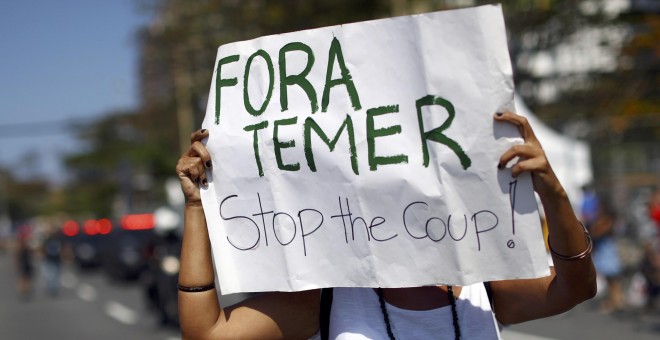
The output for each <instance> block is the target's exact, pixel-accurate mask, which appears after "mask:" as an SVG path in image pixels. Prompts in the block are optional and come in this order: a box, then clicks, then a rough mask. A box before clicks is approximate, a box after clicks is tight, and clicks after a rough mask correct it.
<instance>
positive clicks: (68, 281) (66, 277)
mask: <svg viewBox="0 0 660 340" xmlns="http://www.w3.org/2000/svg"><path fill="white" fill-rule="evenodd" d="M60 284H61V285H62V287H64V288H67V289H73V288H75V287H76V285H77V284H78V277H77V276H76V275H74V274H73V273H70V272H63V273H62V276H60Z"/></svg>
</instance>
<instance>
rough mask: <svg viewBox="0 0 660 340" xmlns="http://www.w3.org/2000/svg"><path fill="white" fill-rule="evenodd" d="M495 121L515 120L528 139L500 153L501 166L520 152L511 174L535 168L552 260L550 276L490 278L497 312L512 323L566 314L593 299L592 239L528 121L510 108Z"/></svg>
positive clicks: (537, 188) (533, 170) (498, 315)
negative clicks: (525, 278)
mask: <svg viewBox="0 0 660 340" xmlns="http://www.w3.org/2000/svg"><path fill="white" fill-rule="evenodd" d="M495 121H496V122H507V123H512V124H515V125H516V126H518V128H519V129H520V132H521V134H522V136H523V138H524V140H525V141H524V143H523V144H521V145H516V146H513V147H512V148H511V149H509V150H507V151H506V152H505V153H504V154H503V155H502V157H501V158H500V162H499V164H498V168H503V167H504V166H505V165H506V164H507V163H509V161H511V160H512V159H514V158H516V157H518V158H519V160H518V162H517V163H516V164H515V165H513V167H512V168H511V171H512V175H513V176H514V177H515V176H518V175H520V174H521V173H523V172H531V174H532V182H533V185H534V190H535V191H536V192H537V193H538V195H539V197H540V198H541V204H542V205H543V209H544V211H545V216H546V219H547V223H548V234H549V245H550V249H551V250H552V260H553V262H554V268H551V269H552V274H551V275H550V276H549V277H545V278H539V279H531V280H507V281H497V282H493V283H492V288H493V299H494V300H493V302H494V308H495V315H496V316H497V319H498V320H499V321H500V322H502V323H504V324H512V323H518V322H524V321H529V320H533V319H538V318H542V317H547V316H551V315H555V314H559V313H563V312H565V311H567V310H569V309H571V308H573V307H574V306H575V305H577V304H579V303H581V302H583V301H585V300H588V299H590V298H592V297H593V296H594V295H595V293H596V273H595V269H594V266H593V262H592V261H591V256H590V249H591V240H590V238H589V237H588V235H587V234H586V230H585V229H584V227H583V226H582V224H581V223H580V222H579V221H578V219H577V217H576V216H575V213H574V212H573V208H572V206H571V203H570V202H569V200H568V196H567V195H566V192H565V191H564V188H563V187H562V186H561V184H560V183H559V180H558V179H557V176H556V175H555V173H554V172H553V170H552V167H551V166H550V164H549V163H548V159H547V158H546V156H545V153H544V151H543V148H542V147H541V144H540V143H539V141H538V140H537V138H536V136H535V135H534V131H533V130H532V128H531V126H530V125H529V122H528V121H527V119H526V118H525V117H522V116H519V115H516V114H514V113H511V112H505V113H498V114H496V115H495Z"/></svg>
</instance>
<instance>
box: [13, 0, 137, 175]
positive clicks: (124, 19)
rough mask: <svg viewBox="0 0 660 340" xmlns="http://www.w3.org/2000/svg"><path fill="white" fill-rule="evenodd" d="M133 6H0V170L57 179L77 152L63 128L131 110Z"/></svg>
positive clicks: (118, 0) (68, 1) (76, 1)
mask: <svg viewBox="0 0 660 340" xmlns="http://www.w3.org/2000/svg"><path fill="white" fill-rule="evenodd" d="M137 3H138V1H135V0H112V1H98V0H97V1H89V0H88V1H84V0H58V1H48V0H41V1H38V0H13V1H11V0H4V1H1V2H0V145H1V146H0V166H2V167H9V168H11V169H12V170H13V171H14V173H16V174H19V175H20V176H21V177H24V178H25V177H29V176H40V177H45V178H48V179H50V180H52V181H55V182H59V181H61V180H62V179H63V178H64V175H63V174H64V172H63V169H62V167H61V164H60V159H61V157H62V156H63V155H65V154H67V153H70V152H71V151H73V150H76V149H78V148H80V147H81V146H80V145H77V144H76V141H77V140H76V139H75V138H74V136H73V135H72V134H71V133H70V132H68V131H67V130H66V129H64V128H63V126H62V125H61V124H60V125H57V124H52V125H51V124H47V122H55V121H63V120H83V121H90V120H92V119H94V118H95V117H99V116H100V115H104V114H107V113H108V112H110V111H112V110H115V109H130V108H133V107H135V106H136V105H137V102H138V98H137V90H138V86H137V81H138V79H137V61H138V54H137V50H138V49H137V42H136V38H135V36H136V30H137V29H138V28H139V27H140V26H141V25H143V24H144V23H145V22H146V21H147V17H146V14H145V13H143V12H140V11H139V9H138V5H137Z"/></svg>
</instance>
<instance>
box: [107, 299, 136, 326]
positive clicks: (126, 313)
mask: <svg viewBox="0 0 660 340" xmlns="http://www.w3.org/2000/svg"><path fill="white" fill-rule="evenodd" d="M105 313H106V314H108V315H109V316H110V317H112V318H113V319H115V320H117V321H119V322H121V323H123V324H126V325H135V324H136V323H137V322H138V314H137V313H136V312H134V311H133V310H132V309H130V308H128V307H126V306H124V305H122V304H121V303H119V302H115V301H110V302H107V303H106V304H105Z"/></svg>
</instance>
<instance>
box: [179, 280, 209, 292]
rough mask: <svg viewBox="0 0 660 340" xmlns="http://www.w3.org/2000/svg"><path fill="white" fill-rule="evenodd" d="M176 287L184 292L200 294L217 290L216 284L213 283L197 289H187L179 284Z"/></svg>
mask: <svg viewBox="0 0 660 340" xmlns="http://www.w3.org/2000/svg"><path fill="white" fill-rule="evenodd" d="M176 286H177V287H178V288H179V290H180V291H182V292H186V293H199V292H205V291H207V290H211V289H213V288H215V282H211V284H208V285H206V286H197V287H186V286H182V285H180V284H177V285H176Z"/></svg>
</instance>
